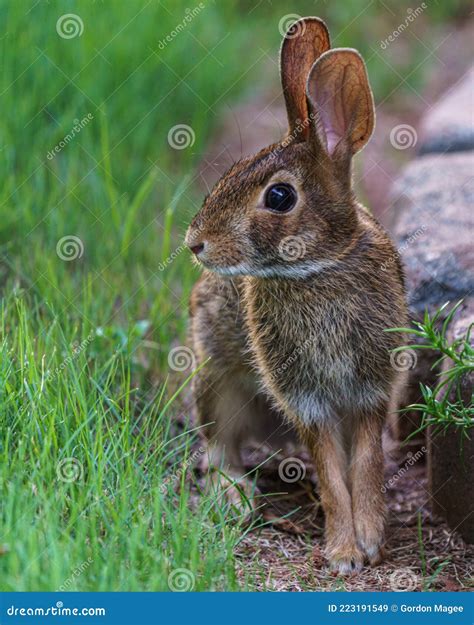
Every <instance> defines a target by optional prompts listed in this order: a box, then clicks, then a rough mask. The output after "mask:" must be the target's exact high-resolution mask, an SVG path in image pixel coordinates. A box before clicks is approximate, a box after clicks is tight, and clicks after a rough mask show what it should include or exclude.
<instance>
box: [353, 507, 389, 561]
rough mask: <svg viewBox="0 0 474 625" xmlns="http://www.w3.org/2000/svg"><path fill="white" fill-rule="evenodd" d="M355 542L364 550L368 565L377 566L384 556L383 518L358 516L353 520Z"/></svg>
mask: <svg viewBox="0 0 474 625" xmlns="http://www.w3.org/2000/svg"><path fill="white" fill-rule="evenodd" d="M355 530H356V536H357V543H358V545H359V547H360V548H361V549H362V551H363V552H364V554H365V556H366V557H367V560H368V561H369V563H370V566H377V564H380V563H381V562H382V560H383V558H384V549H383V542H384V540H383V539H384V522H383V518H380V519H378V521H377V520H376V519H374V518H372V519H369V518H362V519H361V518H359V519H356V520H355Z"/></svg>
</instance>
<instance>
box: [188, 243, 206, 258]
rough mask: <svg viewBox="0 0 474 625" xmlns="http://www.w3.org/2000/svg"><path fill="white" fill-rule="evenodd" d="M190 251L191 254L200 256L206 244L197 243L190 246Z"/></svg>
mask: <svg viewBox="0 0 474 625" xmlns="http://www.w3.org/2000/svg"><path fill="white" fill-rule="evenodd" d="M189 249H190V250H191V252H192V253H193V254H196V256H197V255H198V254H200V253H201V252H202V251H203V249H204V243H197V244H196V245H190V246H189Z"/></svg>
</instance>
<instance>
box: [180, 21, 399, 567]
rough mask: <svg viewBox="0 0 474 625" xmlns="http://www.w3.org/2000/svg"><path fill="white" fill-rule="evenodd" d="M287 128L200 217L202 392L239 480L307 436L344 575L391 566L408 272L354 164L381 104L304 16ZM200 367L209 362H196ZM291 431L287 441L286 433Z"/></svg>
mask: <svg viewBox="0 0 474 625" xmlns="http://www.w3.org/2000/svg"><path fill="white" fill-rule="evenodd" d="M280 72H281V81H282V87H283V94H284V98H285V103H286V109H287V115H288V126H289V127H288V133H287V135H286V136H285V138H284V139H283V140H282V141H281V142H280V143H276V144H273V145H270V146H268V147H266V148H264V149H262V150H261V151H260V152H258V153H257V154H256V155H254V156H250V157H248V158H243V159H242V160H240V161H239V162H236V163H235V164H234V165H233V166H232V167H231V168H230V169H229V171H228V172H227V173H226V174H225V175H224V176H223V177H222V178H221V179H220V180H219V181H218V182H217V184H216V185H215V187H214V188H213V189H212V191H211V192H210V194H209V195H208V196H207V197H206V198H205V200H204V202H203V205H202V207H201V209H200V211H199V212H198V214H197V215H196V216H195V218H194V219H193V220H192V222H191V224H190V226H189V228H188V230H187V233H186V237H185V243H186V245H187V246H188V247H189V248H190V250H191V252H192V253H193V255H194V259H195V261H196V262H197V263H198V264H199V265H200V266H201V267H202V268H203V272H202V275H201V277H200V279H199V280H198V281H197V283H196V284H195V286H194V288H193V290H192V294H191V298H190V334H191V339H192V349H193V351H194V354H195V356H196V360H197V363H198V365H199V367H198V371H197V372H196V375H195V377H194V379H193V396H194V399H195V405H196V411H197V415H198V418H199V421H200V423H201V424H202V425H203V426H205V427H204V430H205V432H206V436H207V437H208V441H209V461H210V463H211V465H213V466H215V467H221V468H225V471H226V472H227V474H228V475H230V476H231V478H232V479H235V480H236V481H239V480H242V476H243V475H244V473H245V471H244V469H243V467H242V461H241V456H240V450H241V447H242V445H243V444H244V443H245V442H246V441H248V440H249V439H250V438H252V437H254V436H255V433H257V436H260V438H262V437H263V438H264V439H265V440H270V439H271V436H272V435H273V437H274V438H275V439H276V445H279V444H280V442H281V441H280V439H283V438H284V437H285V436H284V435H285V433H286V430H288V429H291V430H292V431H293V432H296V433H297V436H298V439H299V440H300V441H301V443H302V444H303V445H305V446H306V447H307V449H308V450H309V452H310V454H311V457H312V459H313V460H314V466H315V469H316V473H317V476H318V486H319V491H320V499H321V503H322V507H323V510H324V515H325V555H326V557H327V560H328V563H329V567H330V569H331V570H333V571H337V572H338V573H339V574H350V573H353V572H357V571H359V570H360V569H361V568H362V567H363V566H364V563H365V562H368V563H369V564H370V565H376V564H378V563H379V562H380V561H381V560H382V558H383V552H384V550H383V543H384V524H385V516H386V512H385V508H386V507H385V502H384V495H383V492H384V489H383V451H382V429H383V425H384V421H385V419H386V416H387V414H388V412H389V410H390V406H391V405H392V403H393V401H394V399H393V398H394V396H395V394H396V392H397V388H398V387H399V384H400V374H399V372H398V371H397V369H396V368H394V367H393V366H392V365H391V358H390V355H391V352H392V350H394V349H395V348H396V347H398V346H400V345H401V344H402V341H403V338H402V337H401V336H400V335H398V334H396V333H388V332H385V329H387V328H391V327H395V326H396V327H401V326H404V325H405V324H406V314H407V312H406V297H405V287H404V277H403V269H402V266H401V263H400V261H399V255H398V254H397V252H396V250H395V248H394V246H393V244H392V242H391V240H390V238H389V236H388V235H387V233H386V232H385V231H384V230H383V228H382V227H381V226H380V225H379V223H378V222H377V221H376V219H375V218H374V217H373V216H372V215H371V214H370V212H369V211H368V210H367V209H366V208H364V207H363V206H362V205H361V204H360V203H359V202H358V201H357V200H356V199H355V197H354V194H353V190H352V179H351V178H352V176H351V162H352V157H353V156H354V155H355V154H356V153H357V152H359V150H361V149H362V148H363V147H364V146H365V145H366V143H367V142H368V141H369V139H370V136H371V134H372V131H373V128H374V117H375V111H374V102H373V97H372V92H371V89H370V86H369V82H368V77H367V72H366V68H365V64H364V62H363V60H362V58H361V56H360V55H359V53H358V52H357V51H356V50H354V49H348V48H341V49H337V48H336V49H331V48H330V39H329V34H328V30H327V27H326V25H325V24H324V22H323V21H322V20H320V19H319V18H316V17H306V18H302V19H301V20H299V21H298V22H296V23H295V24H294V25H293V26H292V27H291V28H290V30H289V31H288V32H287V33H286V35H285V37H284V38H283V43H282V46H281V53H280ZM201 365H202V366H201ZM280 435H281V437H280Z"/></svg>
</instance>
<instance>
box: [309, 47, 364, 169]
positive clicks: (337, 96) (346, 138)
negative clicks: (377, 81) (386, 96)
mask: <svg viewBox="0 0 474 625" xmlns="http://www.w3.org/2000/svg"><path fill="white" fill-rule="evenodd" d="M306 90H307V96H308V103H309V108H310V110H311V112H312V113H314V115H315V116H316V123H315V124H313V125H312V128H313V129H314V132H315V133H316V134H317V135H318V140H319V142H320V143H322V145H323V147H325V148H326V151H327V152H328V154H329V156H330V157H331V158H333V159H341V158H342V159H344V160H345V159H349V160H350V157H351V156H353V155H354V154H356V152H358V151H359V150H361V149H362V148H363V147H364V145H365V144H366V143H367V141H368V140H369V139H370V136H371V134H372V131H373V129H374V123H375V108H374V99H373V96H372V91H371V89H370V86H369V79H368V77H367V71H366V69H365V64H364V61H363V60H362V57H361V56H360V54H359V53H358V52H357V51H356V50H352V49H349V48H340V49H335V50H330V51H329V52H326V53H325V54H323V55H322V56H321V57H320V58H319V59H318V60H317V61H316V63H315V64H314V65H313V67H312V68H311V71H310V74H309V77H308V83H307V89H306Z"/></svg>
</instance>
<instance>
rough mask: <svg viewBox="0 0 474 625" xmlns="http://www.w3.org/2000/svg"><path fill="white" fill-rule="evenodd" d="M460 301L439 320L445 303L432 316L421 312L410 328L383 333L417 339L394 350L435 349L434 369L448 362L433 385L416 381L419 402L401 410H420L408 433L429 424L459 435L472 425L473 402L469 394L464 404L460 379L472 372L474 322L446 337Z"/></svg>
mask: <svg viewBox="0 0 474 625" xmlns="http://www.w3.org/2000/svg"><path fill="white" fill-rule="evenodd" d="M461 304H462V300H461V301H459V302H458V303H457V304H455V305H454V306H453V307H452V308H451V310H449V312H448V314H447V315H446V317H445V319H444V321H443V322H442V323H441V318H442V315H443V313H444V312H445V311H446V309H447V307H448V306H449V302H446V304H444V305H443V306H441V308H439V309H438V310H437V311H436V313H435V314H434V315H432V316H431V315H430V314H429V313H428V311H425V314H424V316H423V321H413V322H412V325H413V327H411V328H390V329H388V330H387V332H403V333H404V334H411V335H414V336H417V337H418V338H419V339H420V340H421V342H420V343H415V344H412V345H409V346H408V345H404V346H402V347H397V348H396V349H395V350H394V352H399V351H403V350H406V349H407V348H409V349H430V350H433V351H435V352H438V354H439V357H438V358H437V359H436V361H435V362H434V363H433V365H432V369H435V368H437V367H439V366H440V365H442V363H443V362H444V361H445V360H446V359H449V360H450V361H451V363H452V365H451V366H449V368H448V369H445V370H441V372H440V373H438V374H437V376H438V377H439V382H438V383H437V384H436V386H435V387H434V388H431V387H430V386H428V385H426V384H422V383H420V390H421V395H422V401H421V402H420V403H417V404H411V405H409V406H407V407H406V408H404V409H402V410H401V412H409V411H411V410H415V411H417V412H421V413H422V420H421V425H420V427H419V428H418V429H417V430H416V432H414V433H413V434H412V435H411V436H414V435H415V434H418V433H419V432H420V431H423V430H425V429H426V428H427V427H428V426H433V429H434V431H433V433H434V434H436V433H438V432H440V431H445V430H446V429H447V428H448V427H449V426H454V427H456V428H459V430H460V431H461V432H462V434H463V435H465V436H468V430H469V429H470V428H472V427H473V426H474V402H473V396H472V394H471V399H470V402H469V403H468V404H467V405H466V403H465V400H464V398H463V393H462V382H463V380H465V379H466V377H467V376H468V375H469V374H470V373H472V372H473V371H474V349H473V347H472V345H471V332H472V328H473V326H474V323H471V324H470V325H469V327H468V328H467V331H466V333H465V334H464V335H463V336H460V337H458V338H457V339H454V340H450V339H449V338H448V328H449V325H450V323H451V321H452V320H453V317H454V315H455V314H456V312H457V311H458V309H459V307H460V306H461Z"/></svg>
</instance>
